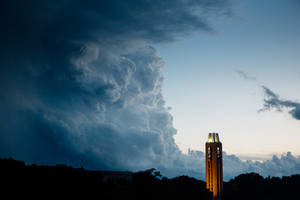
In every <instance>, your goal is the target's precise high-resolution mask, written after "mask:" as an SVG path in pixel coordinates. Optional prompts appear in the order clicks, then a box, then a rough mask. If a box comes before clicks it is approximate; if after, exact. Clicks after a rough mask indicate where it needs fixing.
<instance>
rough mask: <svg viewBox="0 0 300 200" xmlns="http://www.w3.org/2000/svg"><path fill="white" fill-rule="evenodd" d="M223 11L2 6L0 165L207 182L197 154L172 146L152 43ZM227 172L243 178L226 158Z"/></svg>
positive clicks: (146, 4)
mask: <svg viewBox="0 0 300 200" xmlns="http://www.w3.org/2000/svg"><path fill="white" fill-rule="evenodd" d="M228 5H229V4H228V2H227V1H224V0H213V1H212V0H187V1H186V0H172V1H171V0H170V1H146V0H145V1H140V0H136V1H134V0H132V1H113V0H111V1H79V0H77V1H76V0H75V1H70V0H61V1H39V0H27V1H1V5H0V24H1V25H0V26H1V31H0V43H1V47H0V66H1V68H0V93H1V99H0V111H1V114H0V132H1V135H0V156H1V157H14V158H16V159H21V160H25V161H26V162H29V163H30V162H34V163H39V164H56V163H66V164H71V165H73V166H78V167H80V166H84V167H87V168H92V169H114V170H142V169H147V168H152V167H155V168H158V169H159V170H161V171H162V172H163V173H164V174H165V175H168V176H175V175H181V174H186V175H191V176H195V177H198V178H199V177H200V178H204V156H203V153H202V152H197V151H190V153H189V154H187V155H186V154H182V153H181V151H180V150H179V148H178V146H177V145H176V144H175V142H174V137H173V136H174V134H176V130H175V129H174V128H173V125H172V116H171V115H170V114H169V112H168V108H166V106H165V102H164V99H163V96H162V92H161V90H162V83H163V75H162V67H163V66H164V62H163V60H162V58H161V57H160V56H159V55H158V52H157V51H156V50H155V49H154V48H153V47H152V46H151V44H154V43H158V42H171V41H173V40H175V39H177V38H180V37H184V36H185V35H187V34H191V33H193V32H197V31H213V29H212V28H211V27H210V25H209V24H208V23H207V19H208V18H209V16H211V15H224V14H228V12H229V11H230V9H229V7H228ZM227 166H229V167H227ZM232 166H235V167H232ZM224 167H225V168H224V176H225V177H230V176H232V175H234V173H235V172H236V173H239V172H240V171H243V170H244V171H245V170H246V171H247V170H249V167H248V168H247V167H245V164H243V162H241V161H240V160H239V159H238V158H237V157H235V156H232V155H228V156H224ZM239 169H241V170H239ZM231 170H232V171H231Z"/></svg>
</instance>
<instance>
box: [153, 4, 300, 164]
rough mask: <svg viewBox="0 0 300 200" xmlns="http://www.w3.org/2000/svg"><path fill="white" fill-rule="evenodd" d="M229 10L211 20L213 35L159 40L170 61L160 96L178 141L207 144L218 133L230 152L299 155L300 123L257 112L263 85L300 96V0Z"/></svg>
mask: <svg viewBox="0 0 300 200" xmlns="http://www.w3.org/2000/svg"><path fill="white" fill-rule="evenodd" d="M234 3H235V4H234V5H233V14H232V16H228V17H227V18H226V17H221V18H217V19H216V20H215V21H213V25H214V28H215V32H214V33H213V34H210V33H208V34H205V33H204V34H203V33H201V34H195V35H193V36H191V37H189V38H186V39H185V40H181V41H178V42H176V43H174V44H171V45H159V46H158V47H157V48H158V51H159V53H160V55H161V56H162V57H163V58H164V60H165V62H166V67H165V68H164V70H163V73H164V75H165V81H164V86H163V94H164V97H165V99H166V102H167V105H168V106H170V107H171V108H172V110H171V111H170V112H171V114H172V115H173V117H174V127H175V128H176V129H177V130H178V133H177V135H176V136H175V139H176V143H177V144H178V145H179V147H180V148H181V149H182V150H183V151H185V152H187V151H188V148H191V149H198V150H202V151H203V150H204V143H205V140H206V139H207V137H206V135H207V133H208V132H219V133H220V135H221V138H222V141H223V145H224V149H225V150H226V151H227V152H229V153H234V154H238V155H241V156H242V157H247V156H252V157H257V159H265V158H270V157H271V155H272V154H281V153H284V152H287V151H291V152H292V153H294V154H296V155H299V154H300V146H299V141H300V134H299V132H300V123H299V119H298V120H297V119H295V118H293V117H292V116H290V115H289V114H287V112H286V111H287V110H289V109H287V110H285V111H283V112H274V111H271V112H258V111H259V110H260V109H261V108H262V107H263V106H262V104H263V99H264V92H263V88H262V86H266V87H268V88H270V89H272V90H273V91H274V92H275V93H277V94H279V95H280V96H281V97H282V98H284V99H290V100H295V101H297V100H299V99H300V96H299V93H298V92H297V91H300V61H299V57H300V21H299V20H298V19H299V17H300V16H299V11H300V6H299V2H297V1H266V0H264V1H252V0H251V1H239V2H234Z"/></svg>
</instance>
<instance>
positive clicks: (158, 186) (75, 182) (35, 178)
mask: <svg viewBox="0 0 300 200" xmlns="http://www.w3.org/2000/svg"><path fill="white" fill-rule="evenodd" d="M0 181H1V183H0V185H1V187H0V188H1V189H0V192H1V196H2V197H1V198H3V197H4V196H5V197H6V195H8V197H9V198H7V199H13V198H14V197H19V198H20V197H21V199H37V198H38V199H46V198H53V199H62V198H67V199H70V198H81V199H146V200H148V199H184V200H188V199H211V193H210V192H208V191H207V190H206V188H205V182H203V181H201V180H197V179H195V178H191V177H187V176H180V177H176V178H172V179H169V178H166V177H163V176H162V175H161V174H160V173H159V172H158V171H156V170H155V169H149V170H146V171H142V172H137V173H131V172H106V171H90V170H85V169H83V168H72V167H68V166H66V165H56V166H36V165H30V166H28V165H25V163H24V162H20V161H16V160H12V159H0ZM299 190H300V175H293V176H289V177H282V178H277V177H273V178H270V177H268V178H263V177H262V176H260V175H258V174H255V173H250V174H241V175H239V176H237V177H235V178H234V179H232V180H230V181H229V182H225V183H224V199H225V200H227V199H228V200H235V199H239V200H240V199H264V200H267V199H270V200H271V199H299Z"/></svg>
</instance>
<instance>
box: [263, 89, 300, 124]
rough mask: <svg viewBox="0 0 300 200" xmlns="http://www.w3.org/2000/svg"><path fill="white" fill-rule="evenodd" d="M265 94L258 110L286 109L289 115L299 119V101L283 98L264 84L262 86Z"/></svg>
mask: <svg viewBox="0 0 300 200" xmlns="http://www.w3.org/2000/svg"><path fill="white" fill-rule="evenodd" d="M262 88H263V90H264V94H265V98H264V104H263V108H262V109H260V110H259V112H261V111H269V110H271V109H275V110H277V111H280V112H282V109H283V108H286V109H288V110H289V111H288V112H289V113H290V115H291V116H292V117H293V118H295V119H297V120H300V103H299V102H297V101H291V100H284V99H281V98H280V97H279V95H278V94H275V93H274V92H273V91H272V90H270V89H269V88H267V87H266V86H262Z"/></svg>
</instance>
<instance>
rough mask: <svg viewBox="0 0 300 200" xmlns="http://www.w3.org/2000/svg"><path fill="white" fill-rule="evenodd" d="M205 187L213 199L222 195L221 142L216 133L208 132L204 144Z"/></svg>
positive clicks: (217, 199)
mask: <svg viewBox="0 0 300 200" xmlns="http://www.w3.org/2000/svg"><path fill="white" fill-rule="evenodd" d="M205 156H206V157H205V158H206V188H207V189H209V190H210V191H211V192H212V193H213V199H214V200H220V199H222V196H223V162H222V143H221V142H220V140H219V135H218V133H209V135H208V141H207V142H206V145H205Z"/></svg>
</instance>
